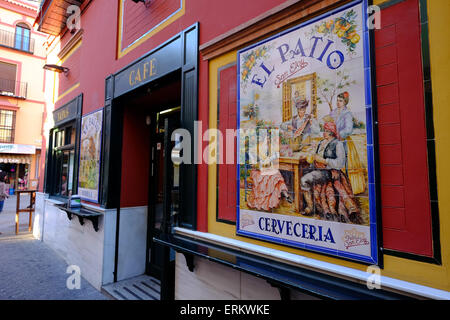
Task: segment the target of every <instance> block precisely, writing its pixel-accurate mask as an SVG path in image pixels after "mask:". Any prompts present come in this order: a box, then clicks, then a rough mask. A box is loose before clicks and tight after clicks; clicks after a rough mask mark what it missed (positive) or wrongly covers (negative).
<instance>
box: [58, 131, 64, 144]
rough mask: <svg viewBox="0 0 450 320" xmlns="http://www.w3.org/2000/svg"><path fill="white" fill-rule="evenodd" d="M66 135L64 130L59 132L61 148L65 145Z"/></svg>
mask: <svg viewBox="0 0 450 320" xmlns="http://www.w3.org/2000/svg"><path fill="white" fill-rule="evenodd" d="M64 133H65V132H64V130H63V131H60V132H59V143H58V146H60V147H61V146H63V145H64V136H65V134H64Z"/></svg>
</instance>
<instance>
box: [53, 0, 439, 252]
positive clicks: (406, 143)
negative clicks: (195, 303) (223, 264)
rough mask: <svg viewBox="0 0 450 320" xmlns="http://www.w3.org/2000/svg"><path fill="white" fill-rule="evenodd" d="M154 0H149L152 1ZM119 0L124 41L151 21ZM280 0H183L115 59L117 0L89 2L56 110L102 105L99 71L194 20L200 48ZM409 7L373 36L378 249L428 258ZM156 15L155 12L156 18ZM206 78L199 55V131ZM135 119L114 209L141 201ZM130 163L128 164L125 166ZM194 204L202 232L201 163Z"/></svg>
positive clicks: (141, 161)
mask: <svg viewBox="0 0 450 320" xmlns="http://www.w3.org/2000/svg"><path fill="white" fill-rule="evenodd" d="M159 1H160V0H155V5H156V4H157V3H158V2H159ZM127 2H128V3H127V8H130V10H134V11H127V12H126V14H127V15H128V14H130V15H129V16H126V17H125V24H126V25H125V26H124V30H125V32H124V36H125V37H124V38H125V39H124V43H127V42H130V41H132V40H133V39H134V38H137V37H138V36H139V35H142V34H144V33H145V32H147V31H148V30H147V29H148V28H149V27H151V26H153V25H154V24H155V23H156V22H155V21H146V20H145V17H146V15H147V13H146V12H145V10H146V9H145V6H144V5H143V4H142V3H137V4H135V3H131V1H127ZM283 2H284V1H282V0H260V1H258V5H257V6H255V2H253V1H242V0H228V1H210V0H186V13H185V15H184V16H182V17H181V18H180V19H178V20H176V21H175V22H173V23H172V24H170V25H169V26H168V27H166V28H165V29H164V30H162V31H160V32H158V33H156V34H155V35H154V36H152V37H151V38H150V39H148V40H147V41H146V42H145V43H143V44H142V45H140V46H139V47H137V48H136V49H135V50H133V51H131V52H130V53H128V54H127V55H125V56H124V57H122V58H120V59H117V39H118V3H119V1H118V0H97V1H93V2H92V3H91V4H90V6H89V7H88V8H87V10H86V11H85V12H84V13H83V16H82V20H81V22H82V28H83V29H84V34H83V44H82V46H81V47H80V49H79V50H80V53H79V54H80V58H79V59H80V65H81V66H82V69H80V71H79V76H78V79H79V80H78V81H79V82H80V84H81V85H80V87H79V88H78V89H76V90H74V91H73V92H72V93H71V94H70V95H68V96H66V97H64V99H61V101H58V103H57V107H58V106H61V105H62V104H64V103H66V102H68V101H69V100H71V99H73V97H75V96H76V95H78V94H79V93H81V92H82V93H83V94H84V103H83V114H86V113H89V112H91V111H94V110H96V109H98V108H101V107H103V105H104V96H105V78H106V77H107V76H109V75H110V74H113V73H115V72H117V71H118V70H120V69H121V68H123V67H125V66H127V65H129V64H130V63H132V62H133V61H135V60H137V59H138V58H139V57H141V56H142V55H144V54H146V53H148V52H149V51H151V50H152V49H153V48H155V47H157V46H159V45H160V44H162V43H163V42H165V41H166V40H168V39H170V38H171V37H173V36H174V35H176V34H177V33H179V32H180V31H182V30H184V29H185V28H187V27H189V26H190V25H192V24H194V23H195V22H199V23H200V29H199V31H200V35H199V36H200V41H199V43H200V45H201V44H203V43H205V42H207V41H209V40H211V39H213V38H215V37H216V36H219V35H221V34H223V33H224V32H227V31H229V30H231V29H233V28H234V27H237V26H239V25H240V24H242V23H244V22H247V21H248V20H250V19H253V18H255V17H257V16H258V15H260V14H262V13H264V12H266V11H268V10H270V9H272V8H274V7H275V6H277V5H279V4H281V3H283ZM169 3H172V2H171V1H170V2H168V4H169ZM133 6H134V9H133ZM403 6H404V8H402V7H403ZM237 8H238V9H237ZM398 8H401V9H398ZM417 8H418V5H417V1H416V0H410V1H406V2H402V3H400V4H399V5H396V6H393V7H391V8H388V9H386V10H384V12H383V19H382V23H383V30H381V31H378V32H377V33H376V47H377V57H376V58H377V90H378V96H379V120H380V136H379V138H380V163H381V184H382V194H381V196H382V199H383V200H382V207H383V228H384V229H383V230H384V232H383V238H384V246H385V247H386V248H390V249H395V250H400V251H407V252H412V253H417V254H423V255H430V254H431V228H430V208H429V201H428V200H429V194H428V180H427V162H426V161H427V160H426V134H425V122H424V113H423V110H424V107H423V92H422V91H423V90H422V86H421V79H422V78H421V77H422V73H421V60H420V41H419V40H420V38H419V32H420V30H419V25H418V11H417ZM127 10H128V9H127ZM398 10H404V11H402V12H397V11H398ZM132 12H134V14H131V13H132ZM163 15H164V14H163V13H161V14H160V17H162V16H163ZM132 17H134V18H132ZM394 17H395V19H394ZM139 19H140V20H139ZM138 21H141V22H142V21H146V23H137V22H138ZM69 36H70V35H69V34H68V35H67V37H69ZM64 41H67V40H66V39H64ZM396 70H397V72H395V71H396ZM208 83H209V79H208V63H207V62H206V61H203V59H202V57H201V56H200V61H199V120H201V121H202V122H203V130H206V129H207V126H208V109H209V104H208V90H209V89H208ZM135 116H136V115H133V114H128V113H126V114H125V127H124V128H125V131H124V132H125V134H124V150H123V164H124V167H123V168H122V169H123V170H122V181H123V183H122V196H121V206H134V205H145V204H146V201H147V193H146V192H147V191H146V189H145V188H147V187H148V185H146V183H147V182H145V183H144V184H142V185H141V184H140V181H141V180H142V177H143V176H148V173H145V175H144V174H143V172H142V170H140V169H138V168H140V167H142V168H143V167H146V168H148V158H147V160H146V159H145V156H143V155H142V150H143V149H145V148H142V144H143V143H144V142H143V141H142V136H141V134H142V132H141V131H140V129H139V127H137V126H134V125H132V124H133V123H135V122H136V121H137V119H136V118H135ZM145 143H147V142H145ZM201 149H202V148H200V150H201ZM146 156H147V157H148V155H146ZM133 161H136V163H133V165H132V166H131V165H130V164H131V163H132V162H133ZM125 164H126V167H125ZM145 180H146V179H145ZM146 181H147V180H146ZM197 203H198V212H197V214H198V221H197V228H198V230H200V231H207V166H206V165H205V164H202V165H199V166H198V198H197ZM220 214H222V213H220ZM224 217H228V214H226V213H224Z"/></svg>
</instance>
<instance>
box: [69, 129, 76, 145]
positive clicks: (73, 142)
mask: <svg viewBox="0 0 450 320" xmlns="http://www.w3.org/2000/svg"><path fill="white" fill-rule="evenodd" d="M75 140H76V130H75V128H72V131H71V133H70V144H75Z"/></svg>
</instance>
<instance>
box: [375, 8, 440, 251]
mask: <svg viewBox="0 0 450 320" xmlns="http://www.w3.org/2000/svg"><path fill="white" fill-rule="evenodd" d="M381 17H382V18H381V23H382V26H381V27H382V28H381V29H380V30H376V31H375V51H376V53H375V55H376V57H375V58H376V86H377V97H378V121H379V128H378V129H379V151H380V157H379V160H380V183H381V207H382V224H383V242H384V248H386V249H391V250H395V251H400V252H406V253H411V254H417V255H423V256H432V255H433V249H432V228H431V207H430V191H429V190H430V188H429V181H428V163H427V132H426V125H425V106H424V89H423V72H422V56H421V52H422V51H421V41H420V39H421V38H420V36H421V29H420V16H419V4H418V1H417V0H408V1H403V2H400V3H398V4H395V5H392V6H390V7H387V8H385V9H383V10H382V12H381Z"/></svg>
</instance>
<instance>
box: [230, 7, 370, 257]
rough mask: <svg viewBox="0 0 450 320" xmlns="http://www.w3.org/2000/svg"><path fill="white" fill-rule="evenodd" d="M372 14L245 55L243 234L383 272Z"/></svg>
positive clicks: (316, 26)
mask: <svg viewBox="0 0 450 320" xmlns="http://www.w3.org/2000/svg"><path fill="white" fill-rule="evenodd" d="M366 8H367V3H366V1H362V0H361V1H355V2H353V3H351V4H348V5H346V6H344V7H341V8H338V9H335V10H334V11H332V12H329V13H327V14H325V15H322V16H320V17H318V18H315V19H314V20H312V21H309V22H306V23H304V24H302V25H300V26H297V27H295V28H293V29H290V30H287V31H285V32H283V33H281V34H278V35H275V36H273V37H271V38H270V39H267V40H265V41H263V42H260V43H257V44H255V45H252V46H251V47H248V48H245V49H243V50H241V51H239V52H238V66H239V68H238V88H239V91H238V106H239V120H238V126H239V129H240V130H239V131H238V134H239V141H240V146H239V148H238V161H239V166H238V174H237V177H238V190H239V191H238V197H237V199H238V202H239V205H238V221H237V234H239V235H243V236H248V237H253V238H258V239H262V240H266V241H271V242H276V243H279V244H283V245H287V246H293V247H298V248H303V249H307V250H313V251H318V252H322V253H326V254H330V255H335V256H339V257H344V258H348V259H353V260H358V261H362V262H365V263H371V264H372V263H375V264H376V263H378V255H379V254H378V243H377V242H378V240H377V224H376V208H375V197H376V195H375V188H374V178H373V177H374V176H375V175H374V158H373V157H374V156H373V154H374V153H373V142H372V132H373V129H372V125H373V124H372V120H371V119H372V117H371V115H372V106H371V94H372V93H371V66H370V53H369V52H370V48H369V39H368V30H367V27H366V20H367V19H366Z"/></svg>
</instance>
